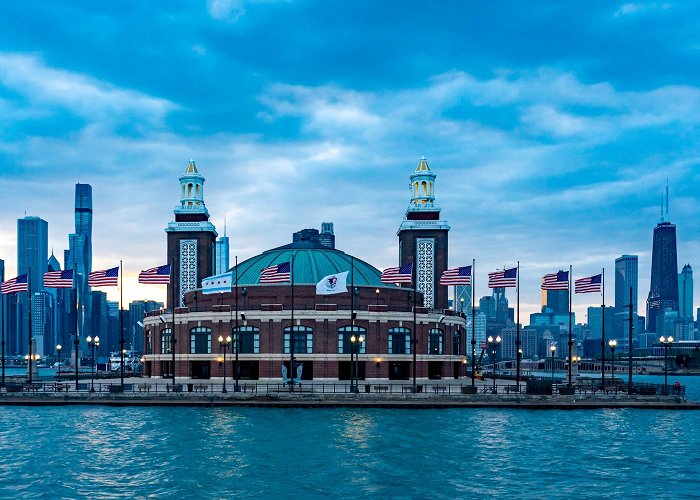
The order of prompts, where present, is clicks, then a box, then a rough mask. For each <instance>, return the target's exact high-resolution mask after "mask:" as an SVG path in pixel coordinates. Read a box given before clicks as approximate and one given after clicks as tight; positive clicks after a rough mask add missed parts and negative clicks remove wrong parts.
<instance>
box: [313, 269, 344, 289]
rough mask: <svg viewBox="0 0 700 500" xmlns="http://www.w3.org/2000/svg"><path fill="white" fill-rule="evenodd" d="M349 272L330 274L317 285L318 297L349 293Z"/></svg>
mask: <svg viewBox="0 0 700 500" xmlns="http://www.w3.org/2000/svg"><path fill="white" fill-rule="evenodd" d="M348 272H349V271H345V272H343V273H338V274H329V275H328V276H326V277H325V278H323V279H322V280H321V281H319V282H318V284H317V285H316V295H333V294H336V293H345V292H347V291H348V285H347V281H348Z"/></svg>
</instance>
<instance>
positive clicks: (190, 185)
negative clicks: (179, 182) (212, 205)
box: [187, 183, 192, 198]
mask: <svg viewBox="0 0 700 500" xmlns="http://www.w3.org/2000/svg"><path fill="white" fill-rule="evenodd" d="M187 197H188V198H192V183H189V184H188V185H187Z"/></svg>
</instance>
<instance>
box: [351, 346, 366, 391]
mask: <svg viewBox="0 0 700 500" xmlns="http://www.w3.org/2000/svg"><path fill="white" fill-rule="evenodd" d="M364 341H365V337H364V335H358V336H355V334H354V333H353V334H352V335H351V336H350V392H354V393H356V394H357V393H358V392H360V389H359V388H358V385H359V383H360V374H359V365H358V361H357V359H358V358H359V357H360V345H362V342H364ZM353 354H354V355H355V358H354V360H353Z"/></svg>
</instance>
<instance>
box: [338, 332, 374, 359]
mask: <svg viewBox="0 0 700 500" xmlns="http://www.w3.org/2000/svg"><path fill="white" fill-rule="evenodd" d="M353 334H355V337H359V336H360V335H362V336H364V338H365V339H364V340H363V341H362V343H361V344H360V354H364V353H365V347H366V344H367V329H366V328H362V327H361V326H354V327H352V326H341V327H340V328H338V354H350V345H351V343H350V337H352V336H353ZM355 352H357V350H355Z"/></svg>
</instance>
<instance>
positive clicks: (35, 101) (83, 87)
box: [0, 52, 178, 126]
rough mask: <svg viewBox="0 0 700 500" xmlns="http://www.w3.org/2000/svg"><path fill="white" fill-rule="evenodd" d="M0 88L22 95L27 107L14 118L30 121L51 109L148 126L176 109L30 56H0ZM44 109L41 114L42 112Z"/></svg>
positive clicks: (160, 101)
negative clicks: (48, 64) (146, 124)
mask: <svg viewBox="0 0 700 500" xmlns="http://www.w3.org/2000/svg"><path fill="white" fill-rule="evenodd" d="M0 86H2V87H4V88H5V90H6V91H10V92H12V93H14V94H17V95H21V96H22V97H23V98H24V99H26V101H27V102H28V104H30V106H27V107H23V110H24V111H23V113H24V114H25V115H26V116H24V117H23V116H21V114H20V112H17V111H16V112H15V114H16V116H15V119H27V118H31V117H32V116H31V115H32V114H35V115H36V114H39V113H44V114H49V113H50V110H58V111H60V110H65V111H68V112H70V113H72V114H75V115H77V116H80V117H81V118H83V119H85V120H88V121H92V122H98V121H99V122H100V123H102V124H106V123H112V124H114V123H129V124H132V125H135V126H136V125H137V124H138V122H140V121H141V122H146V123H148V124H150V125H156V124H160V123H162V121H163V119H164V117H165V116H166V115H167V114H168V113H170V112H172V111H174V110H176V109H178V106H177V105H176V104H174V103H172V102H170V101H167V100H165V99H160V98H157V97H151V96H148V95H145V94H143V93H140V92H137V91H133V90H127V89H120V88H118V87H115V86H114V85H110V84H108V83H106V82H101V81H99V80H95V79H93V78H91V77H89V76H85V75H81V74H78V73H75V72H71V71H67V70H64V69H56V68H52V67H49V66H47V65H46V64H45V63H44V62H43V61H42V60H41V59H39V58H38V57H37V56H33V55H25V54H13V53H7V52H4V53H0ZM42 110H43V111H42Z"/></svg>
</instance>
